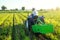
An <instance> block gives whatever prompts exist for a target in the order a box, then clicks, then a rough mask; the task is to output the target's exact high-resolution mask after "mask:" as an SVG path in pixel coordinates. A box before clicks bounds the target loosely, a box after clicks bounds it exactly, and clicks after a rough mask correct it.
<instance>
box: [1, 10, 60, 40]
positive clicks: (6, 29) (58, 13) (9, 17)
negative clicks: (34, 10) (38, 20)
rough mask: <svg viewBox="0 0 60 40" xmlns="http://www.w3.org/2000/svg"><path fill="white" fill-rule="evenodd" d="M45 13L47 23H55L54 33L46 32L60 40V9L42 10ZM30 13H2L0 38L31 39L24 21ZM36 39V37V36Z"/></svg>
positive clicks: (6, 39)
mask: <svg viewBox="0 0 60 40" xmlns="http://www.w3.org/2000/svg"><path fill="white" fill-rule="evenodd" d="M40 15H44V17H45V19H44V20H45V23H51V24H53V25H54V30H55V32H54V33H50V34H46V35H47V37H50V38H51V40H60V10H54V11H47V12H41V11H39V16H40ZM27 17H28V13H27V12H25V13H24V12H21V13H0V40H30V38H29V36H27V35H26V32H25V24H24V21H25V20H26V19H27ZM34 40H35V38H34Z"/></svg>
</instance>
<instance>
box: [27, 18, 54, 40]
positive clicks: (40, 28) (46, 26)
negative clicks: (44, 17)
mask: <svg viewBox="0 0 60 40" xmlns="http://www.w3.org/2000/svg"><path fill="white" fill-rule="evenodd" d="M29 22H30V21H26V28H28V30H29V28H30V30H31V31H30V32H31V33H35V34H40V35H41V34H48V33H53V32H54V28H53V25H52V24H51V23H43V22H42V21H41V20H40V18H39V17H38V18H37V20H36V22H35V24H33V25H31V27H29ZM41 38H42V40H44V38H43V37H41Z"/></svg>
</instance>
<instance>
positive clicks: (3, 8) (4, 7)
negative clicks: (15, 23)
mask: <svg viewBox="0 0 60 40" xmlns="http://www.w3.org/2000/svg"><path fill="white" fill-rule="evenodd" d="M6 9H7V7H6V6H4V5H3V6H1V10H6ZM10 10H18V8H15V9H10ZM21 10H25V7H22V8H21Z"/></svg>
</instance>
